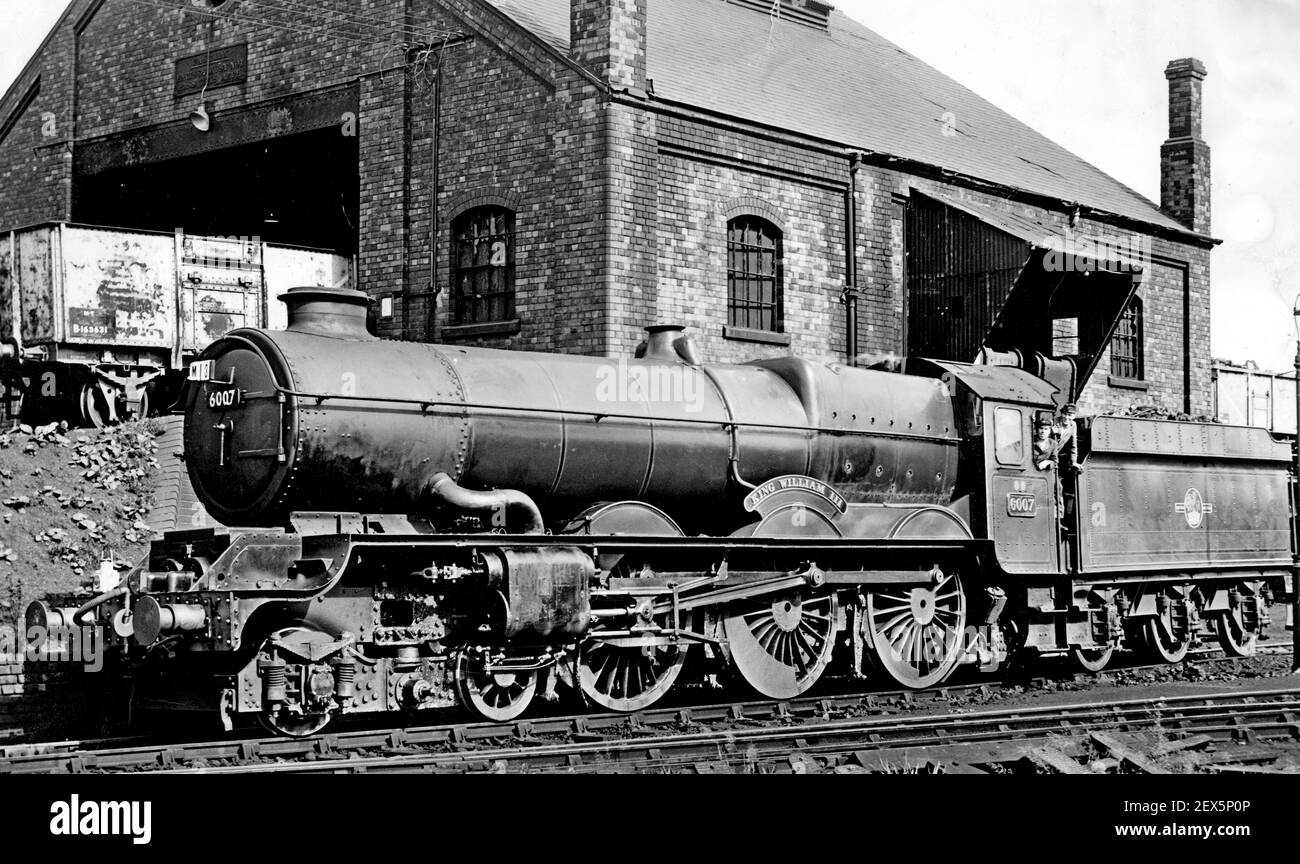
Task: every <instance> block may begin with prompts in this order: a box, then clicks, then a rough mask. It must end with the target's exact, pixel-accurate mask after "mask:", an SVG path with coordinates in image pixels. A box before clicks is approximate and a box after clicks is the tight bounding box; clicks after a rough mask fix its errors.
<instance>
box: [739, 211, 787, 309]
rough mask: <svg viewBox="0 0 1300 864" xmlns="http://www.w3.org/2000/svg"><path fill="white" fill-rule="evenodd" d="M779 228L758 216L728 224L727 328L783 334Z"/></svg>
mask: <svg viewBox="0 0 1300 864" xmlns="http://www.w3.org/2000/svg"><path fill="white" fill-rule="evenodd" d="M783 281H784V272H783V262H782V248H781V229H780V228H777V227H776V226H775V225H773V224H772V223H771V222H768V221H767V220H766V219H762V218H760V217H758V216H737V217H736V218H735V219H732V220H731V221H729V222H728V223H727V325H728V326H730V327H744V328H747V329H750V330H767V331H770V332H773V333H780V332H782V327H783V322H782V320H781V312H782V310H781V289H782V283H783Z"/></svg>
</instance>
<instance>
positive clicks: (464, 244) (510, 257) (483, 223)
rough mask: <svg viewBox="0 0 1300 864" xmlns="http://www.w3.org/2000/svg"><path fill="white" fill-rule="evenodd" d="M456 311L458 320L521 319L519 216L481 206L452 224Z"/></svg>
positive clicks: (462, 322) (472, 321) (464, 321)
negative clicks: (517, 254) (518, 299)
mask: <svg viewBox="0 0 1300 864" xmlns="http://www.w3.org/2000/svg"><path fill="white" fill-rule="evenodd" d="M451 230H452V255H451V262H452V303H453V310H452V315H453V318H454V320H455V322H456V323H457V324H482V323H485V322H489V321H508V320H510V319H511V318H514V317H515V214H514V211H512V210H508V209H506V208H505V207H476V208H474V209H473V210H469V211H467V212H465V213H462V214H461V215H460V216H458V217H456V220H455V221H454V222H453V223H452V226H451Z"/></svg>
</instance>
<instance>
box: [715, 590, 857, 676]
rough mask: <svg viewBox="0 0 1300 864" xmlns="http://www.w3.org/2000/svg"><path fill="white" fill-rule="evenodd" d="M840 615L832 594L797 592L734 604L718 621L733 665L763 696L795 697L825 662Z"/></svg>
mask: <svg viewBox="0 0 1300 864" xmlns="http://www.w3.org/2000/svg"><path fill="white" fill-rule="evenodd" d="M839 612H840V609H839V601H838V600H837V599H836V598H835V595H833V594H828V595H825V596H821V597H809V596H806V595H805V594H803V593H802V592H799V591H795V592H793V593H789V594H780V595H777V596H776V597H774V598H773V597H767V598H763V597H760V598H757V599H754V600H742V601H739V602H737V603H733V604H731V605H730V606H728V607H727V609H726V612H725V614H726V616H727V617H726V618H724V619H723V622H722V626H723V630H724V631H725V633H726V637H727V643H728V646H729V651H730V654H731V662H732V665H733V666H734V667H735V669H736V671H737V672H739V673H740V675H741V677H742V678H744V679H745V681H746V683H748V684H749V686H751V687H753V688H754V689H755V690H757V691H758V692H759V693H761V694H763V695H764V696H768V697H771V698H773V699H790V698H792V697H794V696H798V695H799V694H800V693H803V692H805V691H806V690H808V688H810V687H812V686H813V685H814V684H816V683H817V680H818V679H819V678H821V677H822V673H823V672H825V671H826V667H827V665H828V664H829V663H830V659H831V653H832V652H833V651H834V650H835V631H836V629H837V626H838V625H837V619H838V618H839Z"/></svg>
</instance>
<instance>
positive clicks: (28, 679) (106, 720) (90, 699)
mask: <svg viewBox="0 0 1300 864" xmlns="http://www.w3.org/2000/svg"><path fill="white" fill-rule="evenodd" d="M6 659H8V660H10V661H13V660H17V661H18V662H6V663H0V747H2V746H6V745H9V744H13V743H17V742H21V741H53V740H58V739H61V738H80V737H89V736H97V735H105V734H109V733H111V732H113V731H115V730H120V729H121V728H122V724H123V722H124V720H125V719H126V715H125V710H126V695H125V691H117V690H115V685H116V684H117V682H115V681H113V680H112V679H110V678H109V677H108V676H103V675H87V674H85V673H84V672H82V670H81V668H80V667H78V666H69V665H68V664H63V663H48V662H26V663H24V662H22V659H23V658H22V657H17V658H13V657H9V658H6ZM20 731H21V733H22V734H21V736H20V737H19V736H18V735H17V733H18V732H20Z"/></svg>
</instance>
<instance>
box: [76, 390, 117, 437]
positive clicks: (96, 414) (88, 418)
mask: <svg viewBox="0 0 1300 864" xmlns="http://www.w3.org/2000/svg"><path fill="white" fill-rule="evenodd" d="M78 407H79V408H80V409H81V419H82V421H83V422H85V423H87V424H89V425H90V426H93V427H94V428H96V429H103V428H104V427H105V426H107V425H109V423H110V422H111V421H110V419H109V418H110V417H111V416H112V412H111V409H110V407H109V404H108V397H106V396H105V395H104V391H103V390H102V389H101V388H100V387H99V386H98V385H97V384H85V385H82V388H81V399H80V401H79V403H78Z"/></svg>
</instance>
